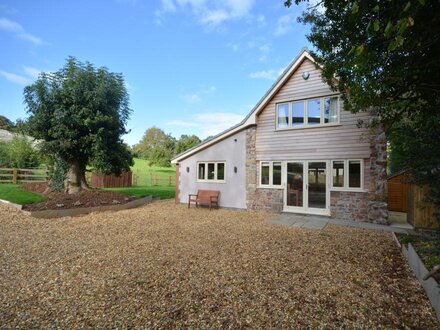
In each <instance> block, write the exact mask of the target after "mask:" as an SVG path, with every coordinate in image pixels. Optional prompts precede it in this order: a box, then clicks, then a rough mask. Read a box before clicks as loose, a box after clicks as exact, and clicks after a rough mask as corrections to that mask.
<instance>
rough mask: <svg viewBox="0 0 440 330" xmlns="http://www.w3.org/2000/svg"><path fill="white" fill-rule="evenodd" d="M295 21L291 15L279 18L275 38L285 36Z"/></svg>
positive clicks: (294, 16)
mask: <svg viewBox="0 0 440 330" xmlns="http://www.w3.org/2000/svg"><path fill="white" fill-rule="evenodd" d="M295 21H296V15H292V14H288V15H283V16H281V17H280V18H278V21H277V24H276V28H275V36H276V37H280V36H282V35H285V34H286V33H287V32H289V31H290V30H291V29H292V27H293V25H294V23H295Z"/></svg>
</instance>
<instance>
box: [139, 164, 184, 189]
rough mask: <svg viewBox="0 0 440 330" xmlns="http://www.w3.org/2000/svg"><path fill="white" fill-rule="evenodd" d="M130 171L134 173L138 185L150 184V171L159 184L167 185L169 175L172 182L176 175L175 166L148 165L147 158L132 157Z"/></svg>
mask: <svg viewBox="0 0 440 330" xmlns="http://www.w3.org/2000/svg"><path fill="white" fill-rule="evenodd" d="M131 171H132V172H133V173H134V174H135V175H136V178H137V185H138V186H152V183H151V173H153V174H154V175H155V176H157V178H158V180H159V181H158V184H159V185H160V186H165V185H168V180H169V177H171V182H172V183H173V184H174V180H175V177H176V167H175V166H171V167H162V166H150V165H148V160H145V159H140V158H134V165H133V166H132V167H131Z"/></svg>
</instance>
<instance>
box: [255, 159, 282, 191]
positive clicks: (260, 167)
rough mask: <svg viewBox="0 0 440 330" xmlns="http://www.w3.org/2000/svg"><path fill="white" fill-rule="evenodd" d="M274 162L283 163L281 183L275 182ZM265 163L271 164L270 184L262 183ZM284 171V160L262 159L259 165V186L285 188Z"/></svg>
mask: <svg viewBox="0 0 440 330" xmlns="http://www.w3.org/2000/svg"><path fill="white" fill-rule="evenodd" d="M274 163H279V164H281V183H280V184H279V185H278V184H277V185H274V184H273V164H274ZM263 164H269V184H262V183H261V174H262V168H263ZM283 173H284V162H283V161H282V160H261V161H260V165H259V173H258V188H271V189H284V182H283Z"/></svg>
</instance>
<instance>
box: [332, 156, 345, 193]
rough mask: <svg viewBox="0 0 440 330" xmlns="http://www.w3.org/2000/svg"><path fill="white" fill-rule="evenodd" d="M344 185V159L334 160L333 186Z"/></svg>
mask: <svg viewBox="0 0 440 330" xmlns="http://www.w3.org/2000/svg"><path fill="white" fill-rule="evenodd" d="M343 186H344V161H343V160H336V161H334V162H333V187H343Z"/></svg>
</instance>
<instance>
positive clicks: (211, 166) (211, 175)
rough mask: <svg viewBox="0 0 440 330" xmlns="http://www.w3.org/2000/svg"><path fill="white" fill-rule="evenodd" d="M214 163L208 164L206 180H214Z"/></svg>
mask: <svg viewBox="0 0 440 330" xmlns="http://www.w3.org/2000/svg"><path fill="white" fill-rule="evenodd" d="M214 166H215V164H214V163H208V180H214Z"/></svg>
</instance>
